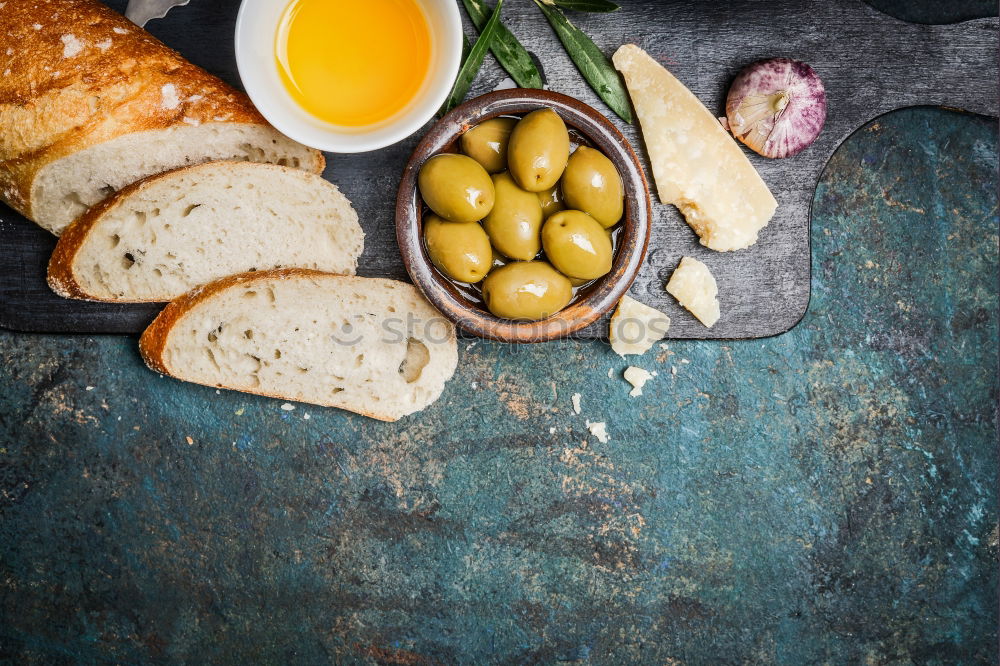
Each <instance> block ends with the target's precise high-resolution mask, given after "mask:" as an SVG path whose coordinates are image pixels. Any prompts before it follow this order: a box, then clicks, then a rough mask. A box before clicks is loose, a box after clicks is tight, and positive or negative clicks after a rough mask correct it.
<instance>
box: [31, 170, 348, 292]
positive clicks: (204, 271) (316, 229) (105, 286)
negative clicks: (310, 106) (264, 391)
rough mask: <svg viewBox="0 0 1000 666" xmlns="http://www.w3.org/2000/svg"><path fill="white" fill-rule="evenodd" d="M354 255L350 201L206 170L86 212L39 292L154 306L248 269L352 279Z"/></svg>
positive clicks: (148, 183)
mask: <svg viewBox="0 0 1000 666" xmlns="http://www.w3.org/2000/svg"><path fill="white" fill-rule="evenodd" d="M363 248H364V232H362V231H361V227H360V226H359V225H358V216H357V214H356V213H355V212H354V209H353V208H351V202H350V201H348V200H347V197H345V196H344V195H343V194H341V193H340V190H338V189H337V187H336V186H335V185H333V184H331V183H329V182H327V181H325V180H323V178H322V177H321V176H317V175H315V174H311V173H307V172H305V171H301V170H299V169H290V168H287V167H280V166H275V165H272V164H255V163H252V162H209V163H207V164H201V165H198V166H193V167H187V168H184V169H177V170H175V171H170V172H168V173H165V174H160V175H158V176H152V177H150V178H147V179H145V180H142V181H139V182H138V183H135V184H133V185H130V186H128V187H126V188H125V189H123V190H121V191H119V192H118V193H116V194H114V195H112V196H111V197H109V198H108V199H106V200H105V201H103V202H102V203H100V204H98V205H96V206H94V207H93V208H91V209H90V210H89V211H88V212H87V213H85V214H84V215H83V216H82V217H81V218H80V219H78V220H77V221H76V222H74V223H73V224H72V225H70V227H69V228H68V229H67V230H66V231H65V233H63V235H62V237H61V238H60V239H59V243H58V244H57V245H56V249H55V252H53V254H52V259H51V260H50V262H49V285H50V286H51V287H52V290H53V291H55V292H56V293H57V294H59V295H60V296H65V297H67V298H80V299H86V300H95V301H117V302H122V303H136V302H145V301H153V302H163V301H169V300H172V299H174V298H177V297H178V296H180V295H182V294H184V293H185V292H187V291H189V290H190V289H192V288H194V287H197V286H199V285H203V284H207V283H208V282H211V281H213V280H217V279H219V278H222V277H225V276H227V275H233V274H235V273H243V272H246V271H253V270H267V269H271V268H280V267H282V266H284V267H292V266H297V267H300V268H314V269H318V270H323V271H329V272H331V273H341V274H348V275H353V274H354V270H355V268H356V267H357V262H358V257H359V256H360V255H361V251H362V249H363Z"/></svg>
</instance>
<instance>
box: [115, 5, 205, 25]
mask: <svg viewBox="0 0 1000 666" xmlns="http://www.w3.org/2000/svg"><path fill="white" fill-rule="evenodd" d="M188 2H190V0H129V2H128V8H127V9H126V10H125V18H127V19H128V20H130V21H132V23H135V24H136V25H137V26H139V27H140V28H141V27H144V26H145V25H146V23H148V22H149V21H150V20H152V19H158V18H163V17H164V16H166V15H167V12H169V11H170V10H171V9H173V8H174V7H181V6H183V5H186V4H187V3H188Z"/></svg>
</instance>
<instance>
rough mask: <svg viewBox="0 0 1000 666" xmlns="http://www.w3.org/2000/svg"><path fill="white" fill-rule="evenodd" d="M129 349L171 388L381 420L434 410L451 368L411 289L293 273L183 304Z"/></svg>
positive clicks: (439, 322)
mask: <svg viewBox="0 0 1000 666" xmlns="http://www.w3.org/2000/svg"><path fill="white" fill-rule="evenodd" d="M139 350H140V352H141V353H142V357H143V359H145V361H146V364H147V365H148V366H149V367H150V368H152V369H153V370H155V371H157V372H161V373H164V374H167V375H171V376H173V377H176V378H177V379H181V380H184V381H189V382H195V383H197V384H204V385H206V386H214V387H217V388H229V389H234V390H237V391H246V392H248V393H257V394H259V395H266V396H271V397H274V398H281V399H284V400H296V401H300V402H309V403H314V404H317V405H326V406H330V407H340V408H342V409H347V410H350V411H352V412H357V413H359V414H364V415H365V416H370V417H372V418H376V419H380V420H383V421H395V420H397V419H399V418H401V417H403V416H406V415H407V414H412V413H413V412H416V411H419V410H421V409H423V408H424V407H426V406H427V405H429V404H431V403H432V402H434V401H435V400H437V398H438V396H440V395H441V391H442V390H443V388H444V384H445V382H446V381H447V380H448V379H450V378H451V376H452V375H453V374H454V372H455V366H456V363H457V360H458V350H457V345H456V339H455V327H454V326H453V325H452V324H451V322H449V321H448V320H446V319H445V318H444V317H443V316H442V315H441V314H440V313H438V312H437V310H435V309H434V308H433V307H432V306H431V305H430V304H429V303H428V302H427V301H426V300H424V298H423V296H421V295H420V292H418V291H417V289H416V287H414V286H413V285H411V284H407V283H405V282H396V281H394V280H385V279H380V278H362V277H353V276H343V275H332V274H330V273H323V272H320V271H313V270H308V269H299V268H283V269H279V270H273V271H266V272H257V273H243V274H241V275H234V276H230V277H227V278H223V279H222V280H219V281H217V282H213V283H211V284H209V285H207V286H206V287H202V288H198V289H195V290H193V291H191V292H189V293H187V294H185V295H184V296H182V297H180V298H179V299H177V300H176V301H174V302H172V303H170V304H169V305H168V306H167V307H166V309H164V310H163V312H162V313H160V315H159V316H158V317H157V318H156V319H155V320H154V321H153V323H152V324H150V326H149V328H147V329H146V331H145V332H144V333H143V334H142V338H141V339H140V340H139Z"/></svg>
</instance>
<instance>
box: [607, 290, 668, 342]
mask: <svg viewBox="0 0 1000 666" xmlns="http://www.w3.org/2000/svg"><path fill="white" fill-rule="evenodd" d="M669 329H670V317H668V316H667V315H665V314H663V313H662V312H660V311H659V310H657V309H656V308H651V307H649V306H648V305H644V304H642V303H640V302H639V301H637V300H635V299H634V298H632V297H631V296H627V295H626V296H622V299H621V300H620V301H618V309H616V310H615V314H614V315H613V316H612V317H611V327H610V329H609V331H608V338H609V339H610V340H611V349H612V350H613V351H614V352H615V353H616V354H618V355H619V356H622V357H624V356H625V355H626V354H645V353H646V352H647V351H649V348H650V347H652V346H653V344H654V343H655V342H656V341H657V340H662V339H663V336H664V335H666V334H667V331H668V330H669Z"/></svg>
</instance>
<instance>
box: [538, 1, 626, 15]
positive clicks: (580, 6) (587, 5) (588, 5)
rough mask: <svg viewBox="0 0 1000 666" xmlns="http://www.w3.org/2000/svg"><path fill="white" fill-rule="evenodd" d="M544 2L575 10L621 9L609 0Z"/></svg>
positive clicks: (600, 10) (601, 10)
mask: <svg viewBox="0 0 1000 666" xmlns="http://www.w3.org/2000/svg"><path fill="white" fill-rule="evenodd" d="M542 2H544V3H545V4H547V5H552V6H553V7H560V8H562V9H570V10H572V11H574V12H614V11H618V10H619V9H621V7H619V6H618V5H616V4H615V3H613V2H609V0H542Z"/></svg>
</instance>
